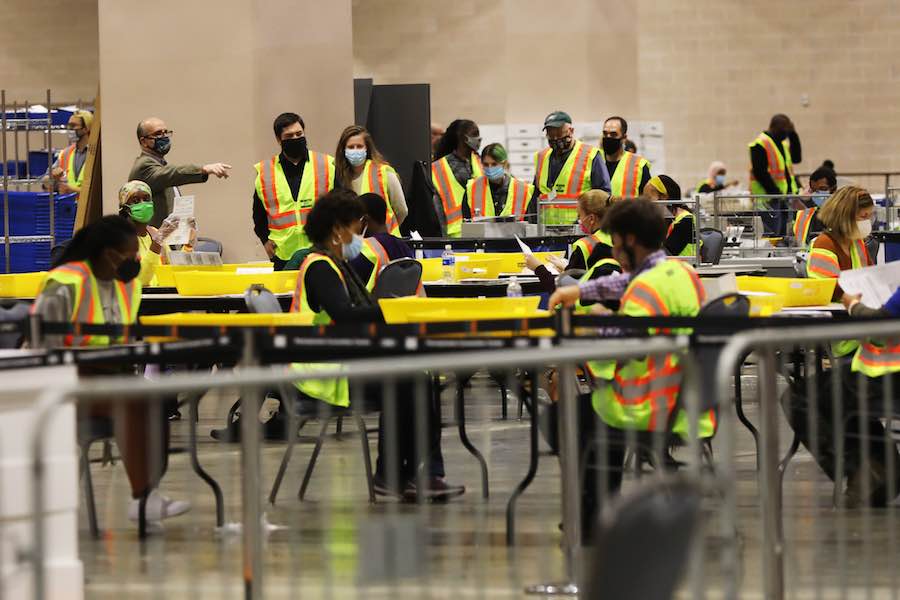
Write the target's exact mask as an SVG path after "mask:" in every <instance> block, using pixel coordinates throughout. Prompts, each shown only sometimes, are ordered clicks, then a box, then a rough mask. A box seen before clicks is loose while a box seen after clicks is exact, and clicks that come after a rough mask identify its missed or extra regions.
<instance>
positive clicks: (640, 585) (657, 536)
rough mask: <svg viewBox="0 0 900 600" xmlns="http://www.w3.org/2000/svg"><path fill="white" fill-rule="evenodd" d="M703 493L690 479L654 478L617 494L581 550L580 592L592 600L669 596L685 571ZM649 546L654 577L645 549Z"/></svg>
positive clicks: (649, 599)
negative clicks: (590, 540) (587, 546)
mask: <svg viewBox="0 0 900 600" xmlns="http://www.w3.org/2000/svg"><path fill="white" fill-rule="evenodd" d="M701 502H702V494H701V493H700V491H699V489H698V488H697V486H695V485H693V484H688V483H681V482H679V483H673V482H657V483H654V484H652V485H650V486H648V487H646V488H644V489H642V490H640V491H639V492H637V493H635V494H631V495H629V496H627V497H620V499H619V501H618V502H617V505H616V507H615V508H614V509H613V510H611V511H608V512H607V513H606V514H605V515H603V517H602V518H601V521H600V524H599V526H598V528H597V535H596V536H595V537H596V540H595V544H594V546H593V547H592V548H591V549H589V550H587V551H586V552H585V564H584V565H583V567H582V570H581V572H582V573H584V574H585V576H584V581H583V582H582V585H581V586H579V588H580V589H579V594H578V595H579V597H580V598H590V599H591V600H606V599H609V600H613V599H615V600H623V599H626V598H627V599H632V598H634V599H635V600H637V599H638V598H639V599H640V600H670V599H671V598H673V597H674V594H675V590H676V587H677V586H678V583H679V580H680V579H681V576H682V575H683V574H684V573H686V572H687V569H686V565H687V560H688V557H689V556H690V549H691V545H692V543H693V538H694V536H695V534H696V533H697V529H698V525H699V522H700V506H701ZM648 548H653V552H652V556H653V559H652V561H653V568H652V576H650V577H648V576H647V574H648V572H647V556H648V554H647V549H648Z"/></svg>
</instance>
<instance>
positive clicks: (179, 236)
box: [165, 196, 194, 246]
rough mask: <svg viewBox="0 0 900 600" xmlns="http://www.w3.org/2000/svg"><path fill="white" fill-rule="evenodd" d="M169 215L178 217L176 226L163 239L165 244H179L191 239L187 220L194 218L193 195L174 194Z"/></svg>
mask: <svg viewBox="0 0 900 600" xmlns="http://www.w3.org/2000/svg"><path fill="white" fill-rule="evenodd" d="M169 216H170V217H177V218H178V227H176V228H175V231H173V232H172V233H170V234H169V236H168V237H167V238H166V239H165V244H166V245H167V246H181V245H184V244H188V243H190V241H191V227H190V225H189V223H188V221H189V220H190V219H192V218H194V197H193V196H176V197H175V203H174V204H173V206H172V214H171V215H169Z"/></svg>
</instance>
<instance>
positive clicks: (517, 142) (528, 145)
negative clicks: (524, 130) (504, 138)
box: [507, 138, 547, 152]
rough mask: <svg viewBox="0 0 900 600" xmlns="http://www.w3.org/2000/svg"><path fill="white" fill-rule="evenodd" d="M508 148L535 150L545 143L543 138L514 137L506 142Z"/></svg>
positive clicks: (520, 150) (511, 149) (512, 150)
mask: <svg viewBox="0 0 900 600" xmlns="http://www.w3.org/2000/svg"><path fill="white" fill-rule="evenodd" d="M507 144H508V148H507V149H508V150H509V151H510V152H526V151H529V152H537V151H538V150H540V149H541V148H544V147H545V146H546V145H547V142H546V140H544V139H543V138H515V139H510V140H509V141H508V142H507Z"/></svg>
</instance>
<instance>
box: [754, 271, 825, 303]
mask: <svg viewBox="0 0 900 600" xmlns="http://www.w3.org/2000/svg"><path fill="white" fill-rule="evenodd" d="M836 285H837V279H796V278H788V277H749V276H741V277H738V278H737V286H738V291H741V292H768V293H770V294H775V295H776V296H778V297H779V299H780V300H781V301H782V302H783V303H784V306H787V307H793V306H825V305H827V304H831V297H832V295H833V294H834V287H835V286H836Z"/></svg>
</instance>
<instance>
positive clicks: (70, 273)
mask: <svg viewBox="0 0 900 600" xmlns="http://www.w3.org/2000/svg"><path fill="white" fill-rule="evenodd" d="M50 281H56V282H58V283H60V284H62V285H68V286H72V287H74V288H75V297H74V298H73V303H72V314H71V315H70V316H69V319H70V320H71V321H72V323H79V324H89V325H103V324H105V323H106V319H105V318H104V316H103V305H102V304H101V302H100V289H99V287H98V286H97V280H96V278H95V277H94V273H93V272H92V271H91V267H90V264H89V263H88V262H86V261H85V262H71V263H66V264H64V265H61V266H59V267H56V268H55V269H53V270H52V271H50V272H49V273H47V277H46V278H45V279H44V282H43V283H42V284H41V291H43V290H44V288H45V287H46V286H47V283H48V282H50ZM113 285H114V286H115V290H116V300H117V301H118V303H119V314H120V315H122V324H123V325H131V324H133V323H134V322H135V321H136V320H137V315H138V310H139V309H140V306H141V284H140V282H139V281H138V280H137V279H133V280H131V281H129V282H128V283H123V282H121V281H118V280H114V281H113ZM36 305H37V303H35V306H36ZM33 310H34V307H32V311H33ZM63 341H64V343H65V345H66V346H108V345H109V344H110V340H109V337H108V336H105V335H74V334H69V335H66V336H65V338H64V339H63ZM115 341H116V342H121V341H122V338H116V340H115Z"/></svg>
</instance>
